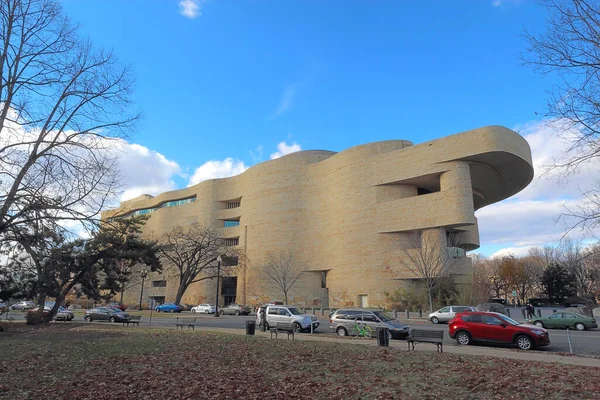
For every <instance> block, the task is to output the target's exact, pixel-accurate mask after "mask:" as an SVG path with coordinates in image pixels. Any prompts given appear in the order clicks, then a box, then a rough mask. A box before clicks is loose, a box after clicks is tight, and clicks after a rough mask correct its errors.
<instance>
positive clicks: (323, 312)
mask: <svg viewBox="0 0 600 400" xmlns="http://www.w3.org/2000/svg"><path fill="white" fill-rule="evenodd" d="M321 315H325V309H324V308H323V307H321Z"/></svg>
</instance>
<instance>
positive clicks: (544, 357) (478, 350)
mask: <svg viewBox="0 0 600 400" xmlns="http://www.w3.org/2000/svg"><path fill="white" fill-rule="evenodd" d="M198 330H201V331H207V332H223V333H229V334H233V335H245V334H246V331H245V329H233V328H208V327H202V328H200V329H198ZM255 336H257V337H261V338H268V339H270V337H271V335H270V333H269V332H260V331H259V330H258V329H257V331H256V334H255ZM274 340H275V339H274ZM278 340H288V339H287V335H281V337H280V338H279V339H278ZM296 340H302V341H307V342H329V343H342V344H355V345H359V346H360V345H362V346H377V341H376V340H368V339H361V338H337V337H328V336H324V335H322V334H321V335H311V334H310V333H301V334H298V335H296ZM390 348H393V349H397V350H398V351H407V347H406V342H405V341H403V340H392V341H390ZM415 351H427V352H435V351H437V350H436V346H435V345H434V344H429V343H418V344H417V345H416V350H415ZM444 353H450V354H461V355H471V356H488V357H499V358H510V359H513V360H525V361H537V362H547V363H559V364H568V365H578V366H583V367H595V368H600V359H595V358H587V357H581V356H564V355H561V354H557V353H550V352H543V351H520V350H514V349H498V348H493V347H483V346H459V345H457V344H453V345H448V344H445V345H444Z"/></svg>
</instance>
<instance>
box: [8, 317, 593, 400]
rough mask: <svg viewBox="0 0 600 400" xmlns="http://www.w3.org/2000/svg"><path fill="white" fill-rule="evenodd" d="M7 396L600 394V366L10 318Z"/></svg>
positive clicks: (480, 396)
mask: <svg viewBox="0 0 600 400" xmlns="http://www.w3.org/2000/svg"><path fill="white" fill-rule="evenodd" d="M4 327H5V328H6V329H7V331H6V332H2V333H0V398H7V399H15V400H17V399H227V398H239V399H273V398H275V399H294V398H305V399H310V398H316V399H391V398H402V399H438V398H440V399H441V398H444V399H446V398H459V399H510V398H515V399H528V398H532V399H533V398H540V399H542V398H543V399H565V398H578V399H585V398H589V399H592V398H598V393H600V368H586V367H574V366H568V365H559V364H547V363H536V362H525V361H518V360H505V359H498V358H486V357H466V356H463V357H460V356H458V355H452V354H435V353H429V352H424V351H417V352H406V351H400V350H396V349H389V348H388V349H382V348H377V347H372V346H360V345H356V344H337V343H323V342H302V341H287V340H270V339H264V338H259V337H244V336H233V335H227V334H215V333H205V332H201V331H183V332H181V331H179V332H177V331H173V330H160V329H144V328H123V327H121V326H120V325H118V326H115V325H106V326H101V325H83V324H81V325H78V324H52V325H50V326H45V327H41V328H39V327H28V326H26V325H23V324H5V325H4Z"/></svg>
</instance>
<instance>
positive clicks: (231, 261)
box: [223, 256, 239, 267]
mask: <svg viewBox="0 0 600 400" xmlns="http://www.w3.org/2000/svg"><path fill="white" fill-rule="evenodd" d="M238 264H239V258H238V256H231V257H228V256H223V266H224V267H232V266H235V265H238Z"/></svg>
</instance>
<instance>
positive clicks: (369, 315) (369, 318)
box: [362, 312, 379, 322]
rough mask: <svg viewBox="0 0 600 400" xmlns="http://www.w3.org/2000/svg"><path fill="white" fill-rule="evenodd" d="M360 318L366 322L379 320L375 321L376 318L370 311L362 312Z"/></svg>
mask: <svg viewBox="0 0 600 400" xmlns="http://www.w3.org/2000/svg"><path fill="white" fill-rule="evenodd" d="M362 318H363V321H367V322H379V321H377V318H375V315H373V313H370V312H366V313H363V316H362Z"/></svg>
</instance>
